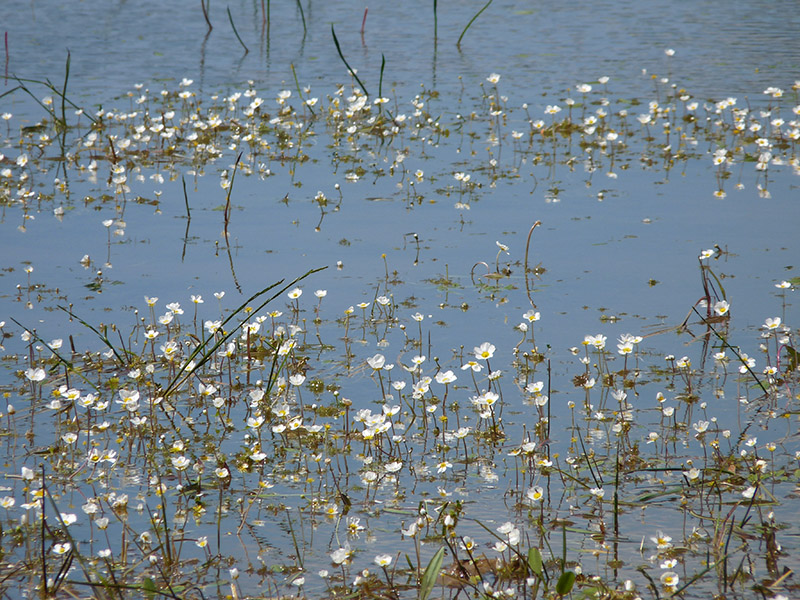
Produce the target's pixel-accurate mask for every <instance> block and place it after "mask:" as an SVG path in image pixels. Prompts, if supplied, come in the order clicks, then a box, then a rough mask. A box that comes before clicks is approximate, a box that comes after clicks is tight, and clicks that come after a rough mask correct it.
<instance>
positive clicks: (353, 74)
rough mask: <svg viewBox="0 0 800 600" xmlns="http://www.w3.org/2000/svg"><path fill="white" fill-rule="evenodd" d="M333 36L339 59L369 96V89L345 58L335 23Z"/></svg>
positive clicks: (332, 30)
mask: <svg viewBox="0 0 800 600" xmlns="http://www.w3.org/2000/svg"><path fill="white" fill-rule="evenodd" d="M331 35H333V43H334V44H336V51H337V52H338V53H339V58H341V59H342V62H343V63H344V66H345V67H347V70H348V71H349V72H350V75H352V76H353V77H355V80H356V81H357V82H358V85H360V86H361V89H362V90H364V94H366V95H367V96H369V92H368V91H367V88H365V87H364V84H363V83H361V80H360V79H359V78H358V75H356V73H355V71H353V69H352V67H351V66H350V65H349V64H348V62H347V59H346V58H345V57H344V54H342V48H341V46H339V38H337V37H336V30H334V28H333V23H331Z"/></svg>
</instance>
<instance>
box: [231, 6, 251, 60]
mask: <svg viewBox="0 0 800 600" xmlns="http://www.w3.org/2000/svg"><path fill="white" fill-rule="evenodd" d="M228 20H229V21H230V22H231V27H233V33H235V34H236V39H237V40H239V43H240V44H241V45H242V48H244V53H245V54H247V53H249V52H250V50H249V49H248V47H247V46H245V45H244V42H243V41H242V38H240V37H239V32H238V31H236V25H234V24H233V15H231V8H230V6H229V7H228Z"/></svg>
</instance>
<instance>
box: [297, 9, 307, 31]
mask: <svg viewBox="0 0 800 600" xmlns="http://www.w3.org/2000/svg"><path fill="white" fill-rule="evenodd" d="M297 8H299V9H300V18H301V19H303V37H306V33H307V32H308V29H306V13H304V12H303V5H302V4H300V0H297Z"/></svg>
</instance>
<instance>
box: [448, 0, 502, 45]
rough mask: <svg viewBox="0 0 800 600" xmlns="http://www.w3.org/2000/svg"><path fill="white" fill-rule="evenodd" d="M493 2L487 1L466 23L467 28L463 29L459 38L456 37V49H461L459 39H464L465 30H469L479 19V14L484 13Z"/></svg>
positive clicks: (491, 0)
mask: <svg viewBox="0 0 800 600" xmlns="http://www.w3.org/2000/svg"><path fill="white" fill-rule="evenodd" d="M493 1H494V0H489V1H488V2H487V3H486V4H485V5H484V7H483V8H482V9H480V10H479V11H478V12H476V13H475V16H474V17H472V18H471V19H470V20H469V23H467V26H466V27H464V31H462V32H461V35H460V36H458V41H457V42H456V47H458V48H460V47H461V38H463V37H464V34H465V33H467V29H469V28H470V27H471V26H472V24H473V23H474V22H475V19H477V18H478V17H480V16H481V13H482V12H483V11H485V10H486V9H487V8H489V5H490V4H491V3H492V2H493Z"/></svg>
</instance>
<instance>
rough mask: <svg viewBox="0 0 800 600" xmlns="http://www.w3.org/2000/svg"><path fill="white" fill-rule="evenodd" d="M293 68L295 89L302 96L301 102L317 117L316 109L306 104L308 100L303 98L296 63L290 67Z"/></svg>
mask: <svg viewBox="0 0 800 600" xmlns="http://www.w3.org/2000/svg"><path fill="white" fill-rule="evenodd" d="M289 66H290V67H291V68H292V75H293V76H294V87H295V88H296V89H297V95H298V96H300V100H302V101H303V104H304V105H305V106H307V107H308V109H309V110H310V111H311V114H312V115H316V114H317V113H315V112H314V107H313V106H311V105H310V104H307V103H306V99H305V98H303V91H302V90H301V89H300V82H299V81H298V80H297V71H296V70H295V68H294V63H291V64H290V65H289Z"/></svg>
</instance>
